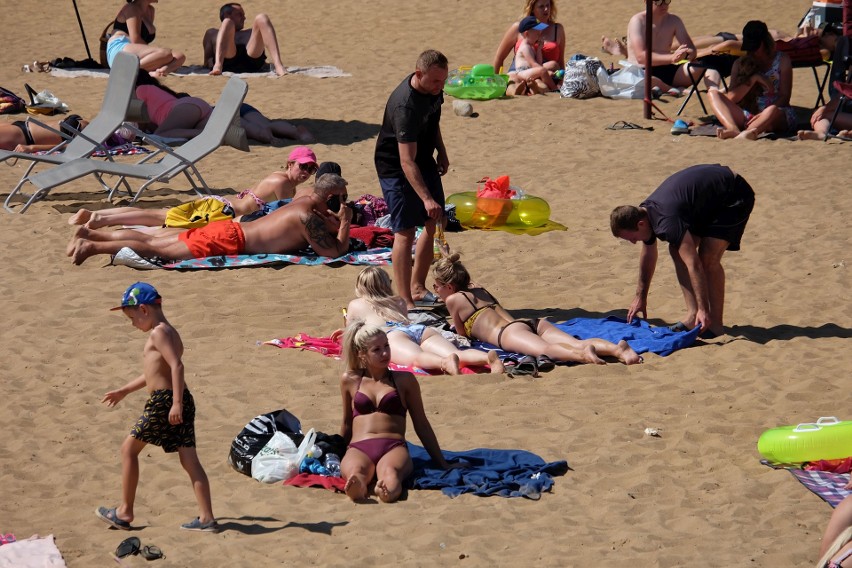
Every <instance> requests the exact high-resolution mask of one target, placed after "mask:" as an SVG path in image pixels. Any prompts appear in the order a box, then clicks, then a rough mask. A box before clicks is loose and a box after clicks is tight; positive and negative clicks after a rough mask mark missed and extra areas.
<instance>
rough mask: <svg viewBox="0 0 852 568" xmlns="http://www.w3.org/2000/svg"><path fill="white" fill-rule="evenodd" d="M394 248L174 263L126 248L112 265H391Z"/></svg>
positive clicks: (182, 267)
mask: <svg viewBox="0 0 852 568" xmlns="http://www.w3.org/2000/svg"><path fill="white" fill-rule="evenodd" d="M390 259H391V249H389V248H377V249H369V250H366V251H362V252H351V253H347V254H344V255H343V256H340V257H337V258H331V257H328V256H305V255H297V254H239V255H226V256H209V257H207V258H193V259H190V260H178V261H174V262H162V261H159V260H157V259H146V258H143V257H141V256H139V255H137V254H136V253H135V252H133V251H132V250H131V249H129V248H127V247H125V248H123V249H121V250H120V251H118V254H116V255H114V256H113V259H112V264H114V265H124V266H129V267H131V268H138V269H139V270H153V269H155V268H166V269H170V270H193V269H210V268H244V267H247V266H269V265H281V264H303V265H308V266H318V265H321V264H335V263H343V264H357V265H364V264H372V265H384V264H390Z"/></svg>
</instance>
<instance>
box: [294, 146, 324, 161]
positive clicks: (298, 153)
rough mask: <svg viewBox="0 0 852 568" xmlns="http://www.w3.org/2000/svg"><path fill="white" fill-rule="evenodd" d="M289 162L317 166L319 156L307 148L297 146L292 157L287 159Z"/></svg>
mask: <svg viewBox="0 0 852 568" xmlns="http://www.w3.org/2000/svg"><path fill="white" fill-rule="evenodd" d="M287 161H289V162H299V163H300V164H316V163H317V155H316V154H314V151H313V150H311V149H310V148H308V147H307V146H296V147H295V148H293V151H292V152H290V155H289V156H288V157H287Z"/></svg>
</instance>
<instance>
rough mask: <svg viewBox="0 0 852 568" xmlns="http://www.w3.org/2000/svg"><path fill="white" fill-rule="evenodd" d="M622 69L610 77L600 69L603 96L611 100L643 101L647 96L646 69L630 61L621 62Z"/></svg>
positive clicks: (598, 73)
mask: <svg viewBox="0 0 852 568" xmlns="http://www.w3.org/2000/svg"><path fill="white" fill-rule="evenodd" d="M619 63H620V64H621V66H622V67H621V69H619V70H618V71H616V72H615V73H613V74H612V75H610V74H609V73H607V71H606V69H604V68H603V67H601V68H600V69H598V72H597V76H598V85H599V86H600V89H601V94H602V95H603V96H605V97H607V98H610V99H641V98H643V97H644V96H645V69H644V68H643V67H641V66H639V65H636V64H634V63H630V62H629V61H619Z"/></svg>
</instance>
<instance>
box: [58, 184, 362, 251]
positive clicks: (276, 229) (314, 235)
mask: <svg viewBox="0 0 852 568" xmlns="http://www.w3.org/2000/svg"><path fill="white" fill-rule="evenodd" d="M335 197H336V198H337V199H334V198H335ZM346 198H347V195H346V180H345V179H343V178H342V177H340V176H339V175H336V174H325V175H323V176H321V177H320V178H319V179H318V180H317V182H316V184H314V191H313V193H311V194H310V195H308V196H304V197H299V198H297V199H294V200H293V201H292V202H291V203H289V204H287V205H285V206H284V207H281V208H279V209H277V210H275V211H273V212H272V213H270V214H269V215H266V216H264V217H261V218H259V219H257V220H256V221H252V222H251V223H245V224H240V223H237V222H235V221H231V220H225V221H216V222H213V223H210V224H209V225H207V226H206V227H200V228H197V229H189V230H185V229H172V230H171V232H169V233H166V234H156V235H151V234H148V233H142V232H139V231H132V230H119V231H108V230H103V229H89V228H87V227H86V226H85V225H81V226H80V227H79V228H78V229H77V232H76V233H75V234H74V237H72V239H71V242H70V243H69V244H68V248H67V250H66V252H67V254H68V256H70V257H72V260H73V262H74V264H82V263H83V262H84V261H85V260H86V259H87V258H89V257H90V256H93V255H96V254H116V253H117V252H118V251H119V250H121V249H122V248H124V247H129V248H131V249H133V250H134V251H135V252H136V253H137V254H139V255H141V256H144V257H148V258H151V257H160V258H165V259H169V260H188V259H190V258H204V257H207V256H219V255H226V254H231V255H233V254H242V253H245V254H288V253H294V252H296V251H299V250H301V249H303V248H305V247H307V246H308V245H310V246H311V247H312V248H313V249H314V251H315V252H316V253H317V254H319V255H322V256H330V257H338V256H340V255H342V254H343V253H345V252H346V251H347V250H349V225H350V221H351V220H352V210H351V209H350V208H349V207H346V206H345V205H338V207H339V210H338V211H331V210H329V208H328V201H330V200H331V201H336V202H337V203H345V202H346Z"/></svg>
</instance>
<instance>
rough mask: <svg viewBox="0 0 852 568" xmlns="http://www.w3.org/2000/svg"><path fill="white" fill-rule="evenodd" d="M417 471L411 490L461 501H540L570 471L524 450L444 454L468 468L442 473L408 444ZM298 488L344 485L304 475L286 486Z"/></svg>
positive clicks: (423, 453)
mask: <svg viewBox="0 0 852 568" xmlns="http://www.w3.org/2000/svg"><path fill="white" fill-rule="evenodd" d="M407 444H408V452H409V453H410V454H411V460H412V461H413V462H414V471H413V472H412V473H411V476H410V477H409V478H408V479H406V480H405V486H406V487H407V488H409V489H440V490H441V492H442V493H443V494H444V495H447V496H449V497H458V496H459V495H461V494H462V493H473V494H474V495H479V496H480V497H489V496H498V497H526V498H527V499H533V500H538V499H540V498H541V494H542V493H544V492H545V491H550V489H551V488H552V487H553V476H554V475H565V473H566V472H567V471H568V470H569V469H570V468H569V467H568V462H567V461H565V460H561V461H554V462H550V463H547V462H545V461H544V460H543V459H542V458H540V457H539V456H537V455H535V454H533V453H530V452H525V451H523V450H494V449H487V448H479V449H475V450H466V451H461V452H450V451H443V452H442V453H443V455H444V459H446V460H447V461H455V460H457V459H458V460H461V461H464V462H467V463H468V464H469V467H465V468H458V469H450V470H446V471H445V470H443V469H439V468H436V467H435V466H434V464H432V462H431V458H430V457H429V453H428V452H427V451H426V449H425V448H423V447H421V446H417V445H415V444H412V443H411V442H408V443H407ZM284 485H295V486H297V487H323V488H325V489H330V490H332V491H342V490H343V486H344V485H345V481H344V480H343V479H342V478H339V477H324V476H321V475H314V474H307V473H303V474H300V475H297V476H295V477H293V478H290V479H289V480H287V481H285V482H284Z"/></svg>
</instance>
